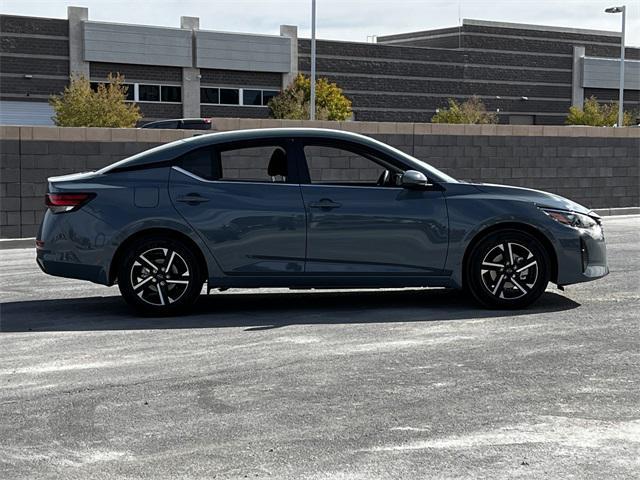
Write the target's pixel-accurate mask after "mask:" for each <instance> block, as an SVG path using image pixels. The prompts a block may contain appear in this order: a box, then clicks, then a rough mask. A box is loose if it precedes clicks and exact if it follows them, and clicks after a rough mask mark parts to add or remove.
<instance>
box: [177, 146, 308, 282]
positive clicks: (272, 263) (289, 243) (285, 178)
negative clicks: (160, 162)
mask: <svg viewBox="0 0 640 480" xmlns="http://www.w3.org/2000/svg"><path fill="white" fill-rule="evenodd" d="M291 144H292V141H291V140H290V139H267V140H262V141H250V142H236V143H233V144H223V145H217V146H213V147H204V148H200V149H198V150H194V151H192V152H190V153H188V154H186V155H184V156H183V158H181V159H180V160H179V161H178V162H177V163H176V165H175V166H174V167H173V168H172V169H171V176H170V195H171V200H172V202H173V204H174V205H175V207H176V209H177V210H178V212H179V213H180V214H181V215H182V216H183V217H184V218H185V220H186V221H187V222H188V223H189V224H190V225H191V227H192V228H193V229H194V230H196V232H197V233H198V234H199V235H200V236H201V238H202V239H203V240H204V242H205V243H206V244H207V246H208V247H209V249H210V251H211V253H212V254H213V256H214V258H215V259H216V261H217V263H218V265H219V266H220V268H221V270H222V271H223V272H225V273H226V274H228V275H245V274H246V275H256V274H263V275H278V274H288V275H295V274H300V273H302V272H303V270H304V259H305V240H306V232H305V211H304V206H303V203H302V197H301V194H300V185H299V183H298V181H297V178H296V168H295V162H293V161H292V160H291V155H292V153H291V148H290V146H291Z"/></svg>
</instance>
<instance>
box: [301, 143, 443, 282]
mask: <svg viewBox="0 0 640 480" xmlns="http://www.w3.org/2000/svg"><path fill="white" fill-rule="evenodd" d="M302 150H303V153H304V158H305V159H306V162H303V167H304V166H305V163H306V167H307V170H308V179H307V180H308V182H306V183H303V184H302V195H303V198H304V202H305V207H306V210H307V263H306V267H305V268H306V272H307V273H320V274H323V273H341V274H357V275H361V274H371V275H393V274H397V275H419V276H428V275H438V274H442V270H443V268H444V263H445V260H446V255H447V248H448V240H449V239H448V220H447V209H446V204H445V199H444V195H443V192H442V190H441V189H440V188H437V187H434V188H426V189H423V190H409V189H406V188H402V187H400V186H399V178H400V176H401V175H402V173H403V167H402V166H401V165H398V163H396V164H395V165H394V164H392V163H391V162H392V161H393V159H391V158H389V157H386V158H385V157H384V155H383V154H381V152H378V151H376V150H373V149H369V148H368V147H364V146H361V145H358V144H352V143H350V142H336V141H331V142H325V141H321V140H318V139H312V138H310V139H304V140H303V148H302ZM396 162H397V160H396ZM404 168H406V167H404ZM385 171H388V174H387V175H385ZM303 175H304V176H305V177H306V176H307V175H306V174H303Z"/></svg>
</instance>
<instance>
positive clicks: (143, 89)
mask: <svg viewBox="0 0 640 480" xmlns="http://www.w3.org/2000/svg"><path fill="white" fill-rule="evenodd" d="M138 101H140V102H159V101H160V86H159V85H138Z"/></svg>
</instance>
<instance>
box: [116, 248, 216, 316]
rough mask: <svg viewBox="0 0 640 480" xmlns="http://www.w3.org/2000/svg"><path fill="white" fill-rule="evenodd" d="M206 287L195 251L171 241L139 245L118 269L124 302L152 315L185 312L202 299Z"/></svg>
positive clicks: (128, 253) (129, 249) (123, 260)
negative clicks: (203, 285)
mask: <svg viewBox="0 0 640 480" xmlns="http://www.w3.org/2000/svg"><path fill="white" fill-rule="evenodd" d="M203 283H204V282H203V274H202V271H201V269H200V267H199V264H198V261H197V258H196V256H195V255H194V253H193V252H192V251H191V249H190V248H188V247H187V246H186V245H184V244H183V243H182V242H180V241H178V240H176V239H173V238H168V237H167V238H154V239H143V240H139V241H137V242H135V243H134V244H133V245H131V246H130V247H129V248H128V249H127V252H126V253H125V255H124V256H123V258H122V261H121V262H120V266H119V269H118V286H119V287H120V292H121V293H122V296H123V297H124V299H125V300H126V301H127V303H129V305H131V306H132V307H134V308H135V309H136V310H138V311H139V312H141V313H144V314H149V315H170V314H177V313H180V312H182V311H184V310H185V309H186V308H187V307H189V306H191V305H192V304H193V303H194V302H195V300H196V299H197V298H198V296H199V295H200V291H201V289H202V284H203Z"/></svg>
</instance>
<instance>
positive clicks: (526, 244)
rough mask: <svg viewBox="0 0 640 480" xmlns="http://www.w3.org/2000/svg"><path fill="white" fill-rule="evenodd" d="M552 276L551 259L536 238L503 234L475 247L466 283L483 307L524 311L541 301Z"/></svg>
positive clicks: (498, 234) (488, 237) (518, 232)
mask: <svg viewBox="0 0 640 480" xmlns="http://www.w3.org/2000/svg"><path fill="white" fill-rule="evenodd" d="M549 275H550V264H549V255H548V254H547V252H546V250H545V248H544V246H543V245H542V244H541V243H540V242H539V241H538V240H537V239H536V238H535V237H534V236H532V235H530V234H528V233H526V232H521V231H518V230H503V231H497V232H493V233H491V234H489V235H487V236H486V237H485V238H484V239H482V240H481V241H480V242H479V243H477V244H476V245H475V247H474V248H473V250H472V252H471V254H470V256H469V261H468V264H467V272H466V281H467V287H468V290H470V292H471V293H472V294H473V296H474V298H475V299H476V300H477V301H478V302H480V303H481V304H482V305H484V306H487V307H494V308H522V307H526V306H527V305H530V304H531V303H533V302H535V301H536V300H537V299H538V298H540V295H542V294H543V293H544V291H545V289H546V288H547V284H548V283H549Z"/></svg>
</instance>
